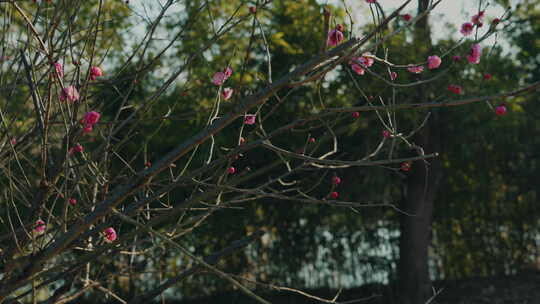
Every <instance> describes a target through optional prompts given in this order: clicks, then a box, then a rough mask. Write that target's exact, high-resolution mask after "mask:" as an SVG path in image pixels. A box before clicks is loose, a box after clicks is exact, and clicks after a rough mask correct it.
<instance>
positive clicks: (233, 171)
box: [227, 167, 236, 174]
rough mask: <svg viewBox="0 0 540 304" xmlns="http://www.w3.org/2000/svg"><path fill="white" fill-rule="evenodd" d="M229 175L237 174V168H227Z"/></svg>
mask: <svg viewBox="0 0 540 304" xmlns="http://www.w3.org/2000/svg"><path fill="white" fill-rule="evenodd" d="M227 173H229V174H235V173H236V168H235V167H229V168H227Z"/></svg>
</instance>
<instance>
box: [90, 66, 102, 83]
mask: <svg viewBox="0 0 540 304" xmlns="http://www.w3.org/2000/svg"><path fill="white" fill-rule="evenodd" d="M101 76H103V71H102V70H101V69H100V68H99V67H96V66H93V67H91V68H90V80H96V78H98V77H101Z"/></svg>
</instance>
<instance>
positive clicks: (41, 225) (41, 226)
mask: <svg viewBox="0 0 540 304" xmlns="http://www.w3.org/2000/svg"><path fill="white" fill-rule="evenodd" d="M46 228H47V225H46V224H45V222H44V221H42V220H41V219H39V220H37V221H36V223H35V225H34V232H35V233H36V234H43V233H44V232H45V229H46Z"/></svg>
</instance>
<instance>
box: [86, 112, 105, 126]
mask: <svg viewBox="0 0 540 304" xmlns="http://www.w3.org/2000/svg"><path fill="white" fill-rule="evenodd" d="M100 117H101V114H99V113H98V112H96V111H90V112H88V113H86V114H85V115H84V124H85V125H95V124H96V123H98V121H99V118H100Z"/></svg>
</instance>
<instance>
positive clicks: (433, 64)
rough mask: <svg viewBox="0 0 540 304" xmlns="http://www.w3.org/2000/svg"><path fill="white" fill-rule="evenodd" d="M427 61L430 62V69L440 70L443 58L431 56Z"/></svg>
mask: <svg viewBox="0 0 540 304" xmlns="http://www.w3.org/2000/svg"><path fill="white" fill-rule="evenodd" d="M427 61H428V68H429V69H430V70H433V69H436V68H438V67H439V66H440V65H441V63H442V60H441V57H439V56H437V55H433V56H429V57H428V59H427Z"/></svg>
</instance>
